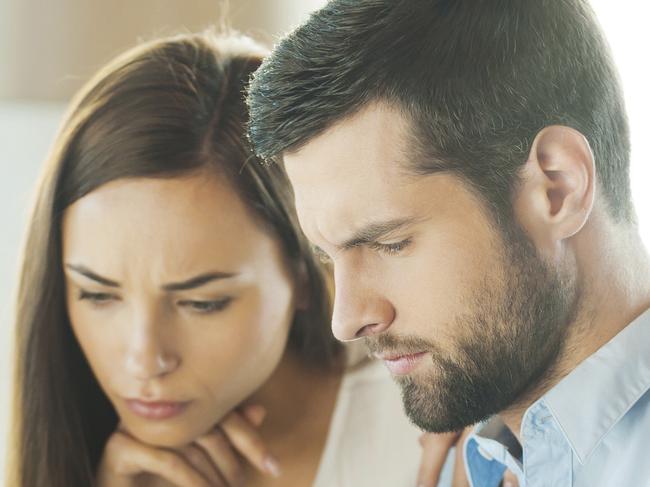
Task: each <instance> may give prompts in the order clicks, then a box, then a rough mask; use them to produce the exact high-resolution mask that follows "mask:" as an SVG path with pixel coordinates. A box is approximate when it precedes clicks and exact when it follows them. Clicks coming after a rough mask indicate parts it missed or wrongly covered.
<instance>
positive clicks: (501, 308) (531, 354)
mask: <svg viewBox="0 0 650 487" xmlns="http://www.w3.org/2000/svg"><path fill="white" fill-rule="evenodd" d="M504 233H505V232H504ZM505 234H506V236H507V238H505V239H504V242H505V247H504V249H503V251H502V252H501V254H502V257H501V258H502V261H501V262H500V264H501V266H502V270H501V269H499V268H498V267H495V269H496V270H495V273H497V274H498V273H499V272H500V271H501V272H502V274H501V275H500V276H496V277H495V276H486V277H485V279H484V281H483V283H482V284H481V285H480V286H479V287H478V289H477V290H476V291H475V292H474V293H473V296H472V297H471V298H470V299H469V300H468V303H467V310H468V311H467V313H466V314H464V315H461V316H459V317H458V318H457V319H456V320H454V323H452V324H451V326H450V327H449V328H446V331H449V330H451V333H454V335H453V336H451V346H450V347H449V346H448V347H445V349H443V348H442V347H441V346H440V345H438V344H436V343H432V342H430V341H427V340H423V339H421V338H418V337H410V336H408V337H405V336H394V335H390V334H381V335H377V336H371V337H368V338H367V339H366V341H367V346H368V348H369V350H370V351H371V352H381V351H398V352H399V353H400V354H408V353H415V352H420V351H426V352H428V354H429V356H430V357H431V358H432V362H430V363H423V364H421V365H422V366H424V367H426V369H427V370H426V372H425V373H424V374H419V375H416V376H415V377H411V376H403V377H398V379H397V380H398V382H399V383H400V385H401V386H402V399H403V402H404V407H405V409H406V413H407V414H408V416H409V418H410V419H411V421H412V422H413V423H414V424H415V425H416V426H418V427H419V428H421V429H423V430H425V431H431V432H446V431H457V430H460V429H462V428H464V427H466V426H468V425H471V424H475V423H477V422H479V421H483V420H485V419H487V418H489V417H490V416H492V415H494V414H496V413H498V412H500V411H503V410H504V409H506V408H508V407H509V406H512V405H513V404H515V403H517V402H518V401H519V400H521V399H522V397H523V396H525V395H526V394H527V393H530V392H531V391H532V390H534V389H535V388H536V387H537V386H539V385H540V383H541V382H543V381H544V380H545V379H546V378H547V377H548V374H549V371H550V370H551V369H552V367H553V365H554V364H555V363H556V361H557V359H558V355H559V353H560V351H561V349H562V346H563V343H564V341H565V337H566V335H567V331H568V328H569V324H570V323H571V322H572V321H573V320H574V319H575V315H576V312H577V307H578V304H577V303H578V295H577V286H576V283H575V279H574V278H573V277H572V276H571V275H570V274H569V273H564V274H567V275H566V276H565V275H562V273H560V272H559V271H558V270H556V269H553V268H551V266H549V265H548V264H546V263H545V262H544V261H543V260H542V259H541V258H540V257H539V256H538V255H537V253H536V251H535V247H534V246H533V244H532V243H531V242H530V241H529V240H528V239H527V238H526V236H525V235H523V233H522V232H521V231H520V230H519V229H510V231H509V232H507V233H505ZM433 331H434V330H432V332H433Z"/></svg>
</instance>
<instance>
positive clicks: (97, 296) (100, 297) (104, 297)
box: [79, 290, 117, 305]
mask: <svg viewBox="0 0 650 487" xmlns="http://www.w3.org/2000/svg"><path fill="white" fill-rule="evenodd" d="M114 300H117V296H115V295H114V294H110V293H91V292H88V291H83V290H82V291H80V292H79V301H89V302H91V303H92V304H95V305H102V304H106V303H109V302H111V301H114Z"/></svg>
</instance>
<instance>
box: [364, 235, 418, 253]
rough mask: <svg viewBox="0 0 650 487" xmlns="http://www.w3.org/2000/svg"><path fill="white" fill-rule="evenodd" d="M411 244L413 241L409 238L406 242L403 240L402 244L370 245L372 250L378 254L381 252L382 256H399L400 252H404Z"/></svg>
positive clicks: (376, 243)
mask: <svg viewBox="0 0 650 487" xmlns="http://www.w3.org/2000/svg"><path fill="white" fill-rule="evenodd" d="M410 244H411V239H410V238H407V239H405V240H402V241H401V242H395V243H390V244H382V243H379V242H373V243H372V244H371V245H370V248H371V249H372V250H374V251H376V252H379V253H381V254H385V255H397V254H399V253H400V252H402V251H403V250H404V249H405V248H406V247H408V246H409V245H410Z"/></svg>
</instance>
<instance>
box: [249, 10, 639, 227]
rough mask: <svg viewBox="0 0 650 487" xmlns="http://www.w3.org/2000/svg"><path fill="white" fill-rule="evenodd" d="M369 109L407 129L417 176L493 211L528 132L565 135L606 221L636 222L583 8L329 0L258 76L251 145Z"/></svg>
mask: <svg viewBox="0 0 650 487" xmlns="http://www.w3.org/2000/svg"><path fill="white" fill-rule="evenodd" d="M375 101H379V102H386V103H388V104H390V105H392V106H395V107H396V108H398V109H399V110H400V111H401V112H402V113H403V114H405V115H406V117H407V120H408V121H409V122H410V123H411V126H412V134H413V137H412V141H411V143H412V144H411V147H412V149H413V152H412V153H411V154H409V156H410V157H411V160H412V162H413V168H412V169H413V170H414V171H415V172H417V173H422V174H428V173H432V172H436V171H441V170H444V171H453V172H455V173H457V174H459V175H461V176H463V177H464V178H465V180H466V181H469V182H470V183H471V185H472V186H473V187H474V188H475V189H476V190H477V191H478V192H479V193H480V194H482V195H483V197H484V198H485V200H486V202H487V203H488V204H489V207H490V208H491V209H492V210H495V211H494V214H495V215H497V216H501V217H502V216H504V212H505V214H508V215H510V211H511V195H512V191H513V188H514V186H515V185H516V183H517V174H518V169H519V168H520V167H521V166H522V165H523V164H524V163H525V161H526V158H527V156H528V152H529V150H530V147H531V144H532V142H533V139H534V137H535V135H536V134H537V133H538V131H539V130H541V129H542V128H544V127H545V126H549V125H554V124H561V125H566V126H570V127H573V128H575V129H576V130H578V131H580V132H581V133H582V134H584V135H585V136H586V138H587V139H588V140H589V143H590V144H591V147H592V150H593V152H594V156H595V160H596V167H597V174H598V178H599V185H600V189H601V190H602V192H603V195H604V196H605V202H606V203H607V206H608V208H609V211H610V214H611V215H612V216H613V217H614V219H615V220H616V221H633V220H634V211H633V208H632V204H631V197H630V187H629V152H630V151H629V149H630V148H629V131H628V124H627V118H626V115H625V108H624V103H623V97H622V92H621V88H620V84H619V80H618V76H617V73H616V70H615V68H614V65H613V62H612V60H611V56H610V52H609V47H608V45H607V42H606V40H605V38H604V36H603V34H602V32H601V29H600V27H599V24H598V22H597V20H596V18H595V15H594V13H593V12H592V10H591V8H590V6H589V4H588V3H587V2H586V1H583V0H455V1H454V0H332V1H330V2H329V3H328V4H327V5H326V6H325V7H324V8H322V9H321V10H319V11H317V12H315V13H314V14H312V15H311V17H310V19H309V20H308V21H307V22H306V23H304V24H303V25H302V26H300V27H299V28H298V29H297V30H295V31H294V32H292V33H291V34H290V35H288V36H287V37H286V38H284V39H283V40H282V41H281V42H280V43H279V45H278V46H277V47H276V49H275V50H274V51H273V53H272V54H271V56H270V57H269V58H267V59H266V61H265V62H264V63H263V64H262V67H261V68H260V69H259V70H258V71H257V73H256V75H255V76H254V78H253V80H252V83H251V86H250V92H249V97H248V104H249V109H250V117H251V121H250V125H249V137H250V139H251V142H252V143H253V146H254V148H255V150H256V151H257V153H258V154H259V155H260V156H262V157H264V158H265V159H267V160H269V159H274V158H277V157H281V156H282V154H283V153H284V152H286V151H292V150H295V149H298V148H300V147H301V146H302V145H304V144H306V143H307V142H309V141H310V140H311V139H312V138H314V137H315V136H317V135H319V134H321V133H322V132H323V131H325V130H326V129H327V128H329V127H330V126H332V125H333V124H334V123H336V122H338V121H340V120H341V119H343V118H344V117H346V116H349V115H352V114H354V113H356V112H358V111H359V110H361V109H362V108H364V107H365V106H367V105H368V104H369V103H371V102H375Z"/></svg>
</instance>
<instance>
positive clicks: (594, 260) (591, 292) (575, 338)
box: [499, 225, 650, 442]
mask: <svg viewBox="0 0 650 487" xmlns="http://www.w3.org/2000/svg"><path fill="white" fill-rule="evenodd" d="M617 232H618V234H617ZM604 234H605V237H603V229H602V227H601V226H597V225H594V226H592V227H591V228H586V229H585V231H584V234H583V235H581V237H580V238H579V239H577V242H576V244H575V246H576V253H577V255H580V256H582V258H579V259H578V266H577V267H578V269H580V272H581V276H580V278H581V282H580V284H579V285H580V286H581V295H582V299H581V302H580V304H579V309H578V311H577V314H576V318H575V320H573V322H572V323H571V324H570V325H569V326H568V328H567V336H566V339H565V341H564V344H563V347H562V350H560V352H559V354H558V358H557V359H556V360H555V362H554V364H553V366H552V367H550V368H549V369H548V371H547V373H546V374H545V375H544V377H543V378H542V379H541V380H540V381H539V382H538V384H537V386H536V387H534V388H532V389H531V390H529V391H528V392H527V393H526V394H525V395H524V396H523V397H521V398H520V399H519V400H518V401H517V402H516V403H515V404H513V405H512V406H511V407H509V408H508V409H506V410H504V411H502V412H500V413H499V416H500V417H501V419H502V420H503V422H504V423H505V424H506V425H507V426H508V428H509V429H510V430H511V431H512V432H513V434H514V435H515V436H516V437H517V439H519V441H520V442H521V438H520V430H521V422H522V420H523V416H524V414H525V412H526V410H527V409H528V408H529V407H530V406H531V405H532V404H533V403H534V402H536V401H537V400H538V399H539V398H541V397H542V396H543V395H544V394H546V393H547V392H548V391H549V390H550V389H552V388H553V387H554V386H555V385H556V384H557V383H558V382H560V381H561V380H562V379H563V378H564V377H566V376H567V375H568V374H570V373H571V372H572V371H573V370H574V369H575V368H576V367H577V366H578V365H579V364H580V363H581V362H583V361H584V360H585V359H587V358H588V357H589V356H591V355H593V354H594V353H595V352H596V351H597V350H599V349H600V348H601V347H603V346H604V345H605V344H606V343H607V342H609V341H610V340H611V339H612V338H614V337H615V336H616V335H617V334H618V333H620V332H621V331H622V330H623V329H624V328H625V327H626V326H627V325H629V324H630V323H631V322H632V321H634V320H635V319H636V318H637V317H638V316H640V315H641V314H642V313H643V312H644V311H646V310H647V309H649V308H650V259H649V257H648V254H647V252H646V250H645V248H644V246H643V243H642V242H641V240H640V238H639V237H638V235H637V234H636V231H632V230H626V229H623V230H621V229H620V228H614V227H613V226H611V225H610V227H609V228H607V230H606V231H605V233H604ZM614 235H616V236H615V237H614V238H609V239H608V238H607V236H610V237H611V236H614Z"/></svg>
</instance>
